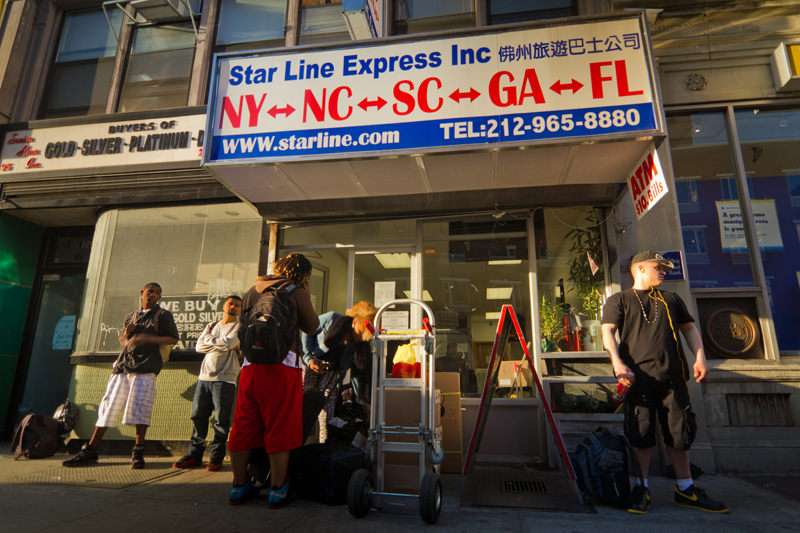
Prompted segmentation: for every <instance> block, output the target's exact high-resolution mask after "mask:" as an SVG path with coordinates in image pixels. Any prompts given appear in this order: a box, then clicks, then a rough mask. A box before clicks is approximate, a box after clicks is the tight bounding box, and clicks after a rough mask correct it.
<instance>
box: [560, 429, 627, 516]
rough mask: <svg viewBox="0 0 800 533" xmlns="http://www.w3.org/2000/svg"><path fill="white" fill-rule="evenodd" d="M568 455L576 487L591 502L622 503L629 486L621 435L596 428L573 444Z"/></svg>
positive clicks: (623, 503)
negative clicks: (573, 450)
mask: <svg viewBox="0 0 800 533" xmlns="http://www.w3.org/2000/svg"><path fill="white" fill-rule="evenodd" d="M570 459H571V460H572V465H573V467H574V468H575V474H576V475H577V478H578V487H579V488H580V489H581V491H583V493H584V495H586V496H587V498H590V499H591V500H592V501H593V502H594V503H601V504H605V505H611V506H614V507H625V506H627V505H628V503H629V498H630V492H631V486H630V479H629V477H628V445H627V443H626V442H625V438H624V437H622V436H621V435H617V434H615V433H612V432H611V431H609V430H608V429H606V428H597V429H596V430H595V431H594V432H592V433H591V434H590V435H589V436H588V437H586V438H585V439H583V442H581V443H580V444H578V445H577V446H576V447H575V452H574V453H572V454H571V457H570Z"/></svg>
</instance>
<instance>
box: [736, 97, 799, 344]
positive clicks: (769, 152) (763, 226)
mask: <svg viewBox="0 0 800 533" xmlns="http://www.w3.org/2000/svg"><path fill="white" fill-rule="evenodd" d="M736 127H737V129H738V131H739V140H740V142H741V149H742V156H743V158H744V164H745V169H746V171H747V178H748V181H749V188H750V195H751V199H752V208H753V217H754V219H755V223H756V229H757V233H758V239H759V244H760V248H761V256H762V259H763V261H764V273H765V275H766V281H767V287H768V289H769V297H770V303H771V305H772V315H773V319H774V322H775V330H776V332H777V335H778V346H779V348H780V350H781V351H782V352H796V353H800V329H798V328H797V325H796V322H797V320H796V317H797V315H798V311H797V305H796V303H797V302H798V301H800V232H799V231H798V229H800V148H799V147H800V110H798V109H773V110H770V109H742V110H739V111H736Z"/></svg>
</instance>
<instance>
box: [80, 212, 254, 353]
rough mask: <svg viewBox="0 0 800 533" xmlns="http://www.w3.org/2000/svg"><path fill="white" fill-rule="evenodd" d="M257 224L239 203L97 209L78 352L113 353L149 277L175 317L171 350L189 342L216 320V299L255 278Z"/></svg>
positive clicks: (238, 290)
mask: <svg viewBox="0 0 800 533" xmlns="http://www.w3.org/2000/svg"><path fill="white" fill-rule="evenodd" d="M261 227H262V220H261V217H260V216H259V215H258V213H256V212H255V211H254V210H252V209H251V208H250V207H248V206H246V205H244V204H216V205H205V206H203V205H197V206H181V207H165V208H155V209H135V210H121V211H110V212H107V213H105V214H104V215H103V216H102V217H101V218H100V221H99V222H98V231H97V232H96V234H95V241H94V243H93V246H92V259H91V263H90V271H89V273H88V274H87V277H88V279H89V283H90V286H89V287H87V290H86V295H87V296H86V301H85V302H84V305H83V313H82V318H81V321H82V322H81V324H82V327H81V329H80V335H79V339H78V343H77V346H78V351H89V352H116V351H118V350H119V343H118V342H117V335H118V334H119V331H118V328H119V327H120V325H121V324H122V322H123V320H124V318H125V316H126V315H127V313H129V312H131V311H133V310H135V309H136V308H137V306H138V302H139V300H138V298H139V290H140V289H141V288H142V286H143V285H144V284H145V283H147V282H149V281H155V282H157V283H159V284H160V285H161V286H162V288H163V296H162V306H166V307H168V308H170V310H171V311H173V315H175V319H176V323H177V325H178V329H179V331H180V332H181V341H182V345H179V346H178V348H183V347H187V346H190V345H191V344H192V343H191V339H192V334H193V333H194V335H195V336H196V334H197V333H198V332H197V331H196V330H197V328H200V329H202V327H203V326H205V324H207V323H209V322H211V321H213V320H215V319H216V318H215V314H214V313H215V311H219V310H221V305H222V303H223V302H221V301H220V300H221V298H222V297H224V296H225V295H227V294H231V293H236V294H242V293H243V292H244V291H246V290H247V289H248V288H249V287H250V286H251V285H252V284H253V282H254V281H255V278H256V274H257V271H258V257H259V241H260V239H261ZM101 228H105V230H104V231H101ZM98 254H105V255H104V256H103V257H97V255H98ZM93 267H94V269H95V270H94V271H92V268H93ZM92 284H94V285H93V286H92ZM95 294H99V295H100V297H99V299H98V300H97V301H95V300H94V299H93V298H94V295H95ZM187 302H189V303H187ZM87 311H88V312H89V313H90V314H92V315H93V318H92V319H91V320H88V323H90V324H92V326H91V327H89V328H87V327H86V326H85V325H84V321H85V320H86V315H87Z"/></svg>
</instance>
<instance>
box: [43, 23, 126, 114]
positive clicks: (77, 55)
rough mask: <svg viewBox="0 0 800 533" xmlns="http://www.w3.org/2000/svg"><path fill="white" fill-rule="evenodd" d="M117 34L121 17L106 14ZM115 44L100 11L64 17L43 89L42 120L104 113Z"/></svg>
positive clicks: (112, 71)
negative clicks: (56, 47) (53, 59)
mask: <svg viewBox="0 0 800 533" xmlns="http://www.w3.org/2000/svg"><path fill="white" fill-rule="evenodd" d="M109 15H110V16H111V23H112V25H113V26H114V27H115V28H116V30H117V31H119V27H120V22H121V13H120V12H119V10H112V12H111V13H109ZM116 52H117V41H116V38H115V37H114V32H113V31H112V29H111V28H110V27H109V25H108V22H107V21H106V18H105V16H104V15H103V11H102V10H101V9H94V10H91V11H79V12H73V13H67V14H66V15H64V21H63V23H62V26H61V35H60V36H59V39H58V49H57V51H56V57H55V61H54V62H53V65H52V67H51V68H50V73H49V76H48V79H47V85H46V87H45V92H44V98H43V100H42V106H41V113H40V115H41V117H43V118H52V117H64V116H75V115H93V114H98V113H105V111H106V103H107V102H108V93H109V90H110V88H111V79H112V77H113V75H114V58H115V56H116Z"/></svg>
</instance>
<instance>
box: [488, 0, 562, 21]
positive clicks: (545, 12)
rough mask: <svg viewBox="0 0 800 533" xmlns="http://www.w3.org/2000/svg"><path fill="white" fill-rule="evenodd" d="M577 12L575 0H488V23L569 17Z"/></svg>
mask: <svg viewBox="0 0 800 533" xmlns="http://www.w3.org/2000/svg"><path fill="white" fill-rule="evenodd" d="M577 14H578V8H577V6H576V2H575V0H489V24H506V23H508V22H522V21H524V20H538V19H549V18H558V17H570V16H573V15H577Z"/></svg>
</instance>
